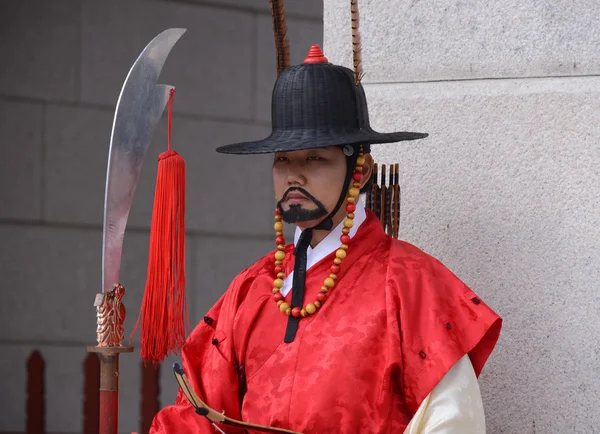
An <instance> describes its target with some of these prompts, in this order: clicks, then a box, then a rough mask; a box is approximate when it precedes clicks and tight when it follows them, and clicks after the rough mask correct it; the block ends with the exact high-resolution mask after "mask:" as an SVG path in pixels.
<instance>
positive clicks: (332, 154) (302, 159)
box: [273, 146, 346, 229]
mask: <svg viewBox="0 0 600 434" xmlns="http://www.w3.org/2000/svg"><path fill="white" fill-rule="evenodd" d="M345 177H346V156H345V155H344V153H343V152H342V150H341V149H339V148H337V147H333V146H332V147H328V148H318V149H308V150H302V151H294V152H277V153H276V154H275V156H274V161H273V184H274V187H275V197H276V199H277V201H278V202H279V201H281V208H282V209H283V219H284V221H286V222H287V223H295V224H296V225H297V226H298V227H300V228H301V229H306V228H309V227H313V226H315V225H317V224H319V223H320V222H321V221H322V220H323V219H324V218H325V217H327V215H329V213H330V212H331V211H332V210H333V209H334V208H335V206H336V204H337V202H338V200H339V197H340V194H341V192H342V187H343V185H344V179H345ZM282 199H283V200H282ZM343 211H344V207H342V208H341V209H340V212H343Z"/></svg>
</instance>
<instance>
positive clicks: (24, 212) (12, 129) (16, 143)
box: [0, 101, 43, 220]
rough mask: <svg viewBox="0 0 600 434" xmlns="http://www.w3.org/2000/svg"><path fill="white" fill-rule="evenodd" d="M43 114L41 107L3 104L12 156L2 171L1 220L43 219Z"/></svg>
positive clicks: (4, 133)
mask: <svg viewBox="0 0 600 434" xmlns="http://www.w3.org/2000/svg"><path fill="white" fill-rule="evenodd" d="M42 113H43V108H42V106H41V105H39V104H26V103H19V102H9V101H0V137H2V142H3V149H5V150H6V152H9V153H10V155H11V157H10V159H9V158H3V159H2V163H1V168H0V185H2V186H3V187H2V189H1V190H0V204H1V205H0V218H5V219H26V220H39V219H40V218H41V214H42V209H41V205H42V195H41V188H42V128H43V114H42Z"/></svg>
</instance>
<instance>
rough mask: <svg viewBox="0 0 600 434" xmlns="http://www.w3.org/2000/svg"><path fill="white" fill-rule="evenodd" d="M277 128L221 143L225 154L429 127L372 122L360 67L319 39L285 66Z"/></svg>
mask: <svg viewBox="0 0 600 434" xmlns="http://www.w3.org/2000/svg"><path fill="white" fill-rule="evenodd" d="M271 118H272V132H271V134H270V135H269V136H268V137H267V138H265V139H263V140H257V141H252V142H242V143H235V144H232V145H226V146H221V147H219V148H217V152H220V153H224V154H265V153H272V152H288V151H299V150H302V149H313V148H323V147H327V146H343V145H363V146H365V147H367V148H368V147H369V145H371V144H377V143H394V142H401V141H404V140H415V139H422V138H425V137H427V136H428V134H426V133H412V132H405V131H402V132H394V133H378V132H377V131H374V130H373V129H372V128H371V126H370V124H369V113H368V109H367V100H366V97H365V92H364V89H363V87H362V85H361V84H358V86H357V85H355V82H354V73H353V71H352V70H350V69H348V68H345V67H343V66H339V65H334V64H331V63H329V62H328V61H327V59H326V58H325V57H324V56H323V53H322V52H321V49H320V47H319V46H318V45H313V46H312V47H311V49H310V51H309V54H308V57H307V58H306V59H305V61H304V63H303V64H300V65H296V66H291V67H289V68H287V69H285V70H283V71H282V72H281V74H280V75H279V77H278V78H277V81H276V82H275V87H274V89H273V96H272V104H271Z"/></svg>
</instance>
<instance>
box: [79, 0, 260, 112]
mask: <svg viewBox="0 0 600 434" xmlns="http://www.w3.org/2000/svg"><path fill="white" fill-rule="evenodd" d="M82 26H83V29H82V64H81V74H82V77H81V85H82V100H83V101H85V102H91V103H99V104H108V105H110V106H115V104H116V102H117V99H118V96H119V93H120V90H121V87H122V85H123V82H124V80H125V77H126V76H127V73H128V71H129V69H130V68H131V65H132V64H133V62H134V61H135V60H136V58H137V57H138V55H139V54H140V53H141V51H142V50H143V48H144V47H145V46H146V44H147V43H149V42H150V41H151V40H152V38H154V37H155V36H156V35H158V34H159V33H160V32H162V31H163V30H166V29H167V28H171V27H183V28H187V29H188V31H187V32H186V33H185V34H184V35H183V37H182V38H181V39H180V40H179V42H178V43H177V44H176V45H175V46H174V48H173V50H172V51H171V53H170V55H169V57H168V58H167V61H166V63H165V66H164V68H163V70H162V73H161V76H160V79H159V81H160V83H163V84H169V85H173V86H175V87H176V88H177V91H176V96H175V106H174V107H175V108H174V109H175V110H176V111H178V112H186V113H194V114H203V115H210V116H216V117H226V118H245V119H249V118H251V117H252V92H253V91H252V85H253V83H252V68H253V65H254V62H255V60H254V59H253V58H254V55H253V45H254V40H255V30H254V24H253V19H252V13H250V12H241V11H228V10H221V9H216V8H210V7H203V6H202V7H201V6H192V5H188V4H181V3H161V2H141V3H140V2H127V3H123V2H120V1H116V0H114V1H105V2H102V3H97V2H84V4H83V23H82ZM132 28H135V32H132V31H131V29H132Z"/></svg>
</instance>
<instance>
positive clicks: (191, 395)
mask: <svg viewBox="0 0 600 434" xmlns="http://www.w3.org/2000/svg"><path fill="white" fill-rule="evenodd" d="M173 372H174V373H175V378H176V379H177V382H178V383H179V387H180V388H181V391H182V392H183V394H184V395H185V397H186V398H187V399H188V401H189V402H190V404H192V407H194V408H195V409H196V413H198V414H199V415H200V416H204V417H206V418H207V419H208V420H209V421H210V422H211V423H212V424H213V425H214V426H215V427H216V428H217V429H218V424H222V425H226V426H232V427H235V428H242V429H247V430H253V431H259V432H269V433H288V434H302V433H299V432H296V431H290V430H287V429H283V428H274V427H270V426H263V425H255V424H253V423H247V422H242V421H239V420H236V419H232V418H230V417H227V416H225V415H224V414H223V413H219V412H218V411H216V410H214V409H212V408H210V407H209V406H208V405H206V404H205V403H204V401H202V400H201V399H200V397H199V396H198V395H197V394H196V392H194V389H193V388H192V386H191V385H190V382H189V380H188V379H187V377H186V376H185V373H184V372H183V368H182V367H181V366H179V364H178V363H175V364H173Z"/></svg>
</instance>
